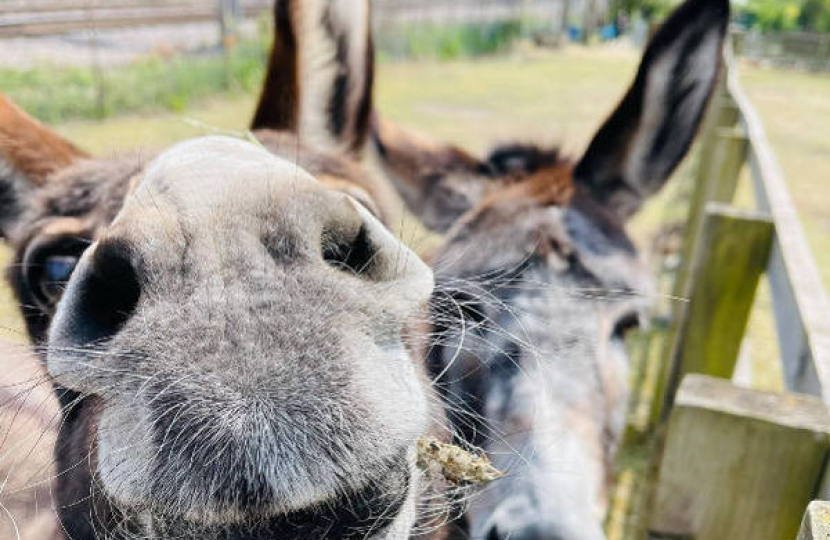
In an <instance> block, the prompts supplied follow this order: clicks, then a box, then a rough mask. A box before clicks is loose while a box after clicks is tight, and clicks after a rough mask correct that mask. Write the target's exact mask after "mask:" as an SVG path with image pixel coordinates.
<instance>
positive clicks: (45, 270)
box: [23, 236, 89, 313]
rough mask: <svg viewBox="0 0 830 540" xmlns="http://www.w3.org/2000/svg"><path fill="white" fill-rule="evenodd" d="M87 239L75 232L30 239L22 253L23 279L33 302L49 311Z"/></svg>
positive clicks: (46, 311)
mask: <svg viewBox="0 0 830 540" xmlns="http://www.w3.org/2000/svg"><path fill="white" fill-rule="evenodd" d="M88 245H89V241H88V240H86V239H84V238H81V237H76V236H61V237H51V238H43V239H40V240H37V241H35V242H33V243H32V245H31V246H30V247H29V249H27V250H26V254H25V256H24V265H23V266H24V268H25V275H24V278H25V283H26V285H27V287H28V289H29V292H30V293H31V295H32V299H33V300H34V303H35V304H36V305H37V306H38V307H39V308H40V309H41V310H42V311H43V312H44V313H50V312H51V311H52V310H53V308H54V306H55V304H57V303H58V300H60V298H61V296H62V295H63V291H64V289H65V288H66V282H67V281H69V278H70V277H72V272H73V271H74V270H75V266H77V264H78V259H79V258H80V256H81V254H82V253H83V252H84V250H85V249H86V248H87V246H88Z"/></svg>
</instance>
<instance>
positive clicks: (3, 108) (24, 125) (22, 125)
mask: <svg viewBox="0 0 830 540" xmlns="http://www.w3.org/2000/svg"><path fill="white" fill-rule="evenodd" d="M0 156H2V157H3V158H4V159H6V160H7V161H8V163H9V164H10V165H11V166H12V167H14V168H15V169H16V170H17V171H19V172H20V174H22V175H23V176H25V177H26V178H29V179H30V180H31V181H32V183H33V184H35V185H36V186H41V185H43V183H44V181H45V180H46V177H47V176H48V175H49V174H51V173H53V172H55V171H57V170H60V169H62V168H64V167H66V166H67V165H69V164H70V163H72V162H73V161H75V160H77V159H80V158H82V157H85V156H86V154H85V153H84V152H82V151H81V150H80V149H78V148H77V147H76V146H74V145H73V144H71V143H69V142H68V141H66V140H64V139H62V138H61V137H59V136H57V135H55V134H54V133H52V132H51V131H50V130H49V129H48V128H47V127H46V126H44V125H43V124H41V123H40V122H38V121H37V120H35V119H33V118H32V117H30V116H29V115H28V114H26V113H25V112H23V110H21V109H20V108H19V107H18V106H17V105H15V104H14V103H12V102H11V101H9V99H8V98H6V97H5V96H4V95H2V94H0Z"/></svg>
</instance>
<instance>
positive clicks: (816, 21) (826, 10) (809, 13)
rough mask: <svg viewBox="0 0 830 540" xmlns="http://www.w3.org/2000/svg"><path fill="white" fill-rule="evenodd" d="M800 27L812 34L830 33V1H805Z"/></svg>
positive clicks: (799, 21)
mask: <svg viewBox="0 0 830 540" xmlns="http://www.w3.org/2000/svg"><path fill="white" fill-rule="evenodd" d="M798 25H799V26H800V27H801V28H802V29H804V30H809V31H812V32H830V0H805V2H804V4H803V5H802V6H801V13H799V14H798Z"/></svg>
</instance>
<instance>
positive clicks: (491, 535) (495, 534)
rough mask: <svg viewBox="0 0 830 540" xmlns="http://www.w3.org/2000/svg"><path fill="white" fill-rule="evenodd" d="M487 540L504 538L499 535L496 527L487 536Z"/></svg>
mask: <svg viewBox="0 0 830 540" xmlns="http://www.w3.org/2000/svg"><path fill="white" fill-rule="evenodd" d="M486 540H504V537H503V536H502V535H500V534H499V531H498V529H497V528H496V527H493V528H492V529H490V532H489V533H488V534H487V538H486Z"/></svg>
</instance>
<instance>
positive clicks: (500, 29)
mask: <svg viewBox="0 0 830 540" xmlns="http://www.w3.org/2000/svg"><path fill="white" fill-rule="evenodd" d="M526 30H527V28H526V25H523V24H522V22H521V21H519V20H509V21H500V22H493V23H487V24H455V25H433V26H411V27H405V28H395V29H385V31H384V29H381V30H380V31H379V32H377V34H376V37H375V43H376V45H377V48H378V51H379V53H380V54H381V56H382V57H392V58H433V59H438V60H452V59H456V58H460V57H474V56H482V55H486V54H494V53H499V52H503V51H504V50H506V49H507V48H508V47H509V46H510V43H511V42H512V41H513V40H514V39H516V38H517V37H519V36H520V35H521V34H522V33H523V32H524V31H526Z"/></svg>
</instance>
